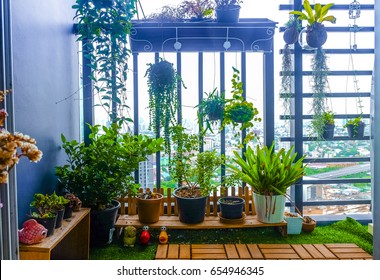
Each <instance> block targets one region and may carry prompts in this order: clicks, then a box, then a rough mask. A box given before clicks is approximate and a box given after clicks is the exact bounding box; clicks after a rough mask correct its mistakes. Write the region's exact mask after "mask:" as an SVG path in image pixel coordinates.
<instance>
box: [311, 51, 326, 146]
mask: <svg viewBox="0 0 380 280" xmlns="http://www.w3.org/2000/svg"><path fill="white" fill-rule="evenodd" d="M311 67H312V77H311V80H312V81H311V82H312V92H313V102H312V109H313V111H314V114H313V120H312V123H311V126H312V130H313V131H314V132H315V133H316V134H317V139H318V140H323V136H322V135H323V131H324V128H325V120H324V113H325V112H326V111H327V109H326V107H327V106H326V92H327V91H328V90H329V82H328V77H327V75H328V73H329V71H330V70H329V67H328V66H327V56H326V53H325V52H324V50H322V49H321V48H318V49H316V50H315V53H314V56H313V58H312V62H311Z"/></svg>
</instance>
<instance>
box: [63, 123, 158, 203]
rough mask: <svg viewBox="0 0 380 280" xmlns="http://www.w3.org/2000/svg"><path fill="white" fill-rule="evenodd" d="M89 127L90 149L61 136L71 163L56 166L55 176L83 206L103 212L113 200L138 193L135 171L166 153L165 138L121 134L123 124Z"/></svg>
mask: <svg viewBox="0 0 380 280" xmlns="http://www.w3.org/2000/svg"><path fill="white" fill-rule="evenodd" d="M89 127H90V129H91V134H90V139H91V140H92V142H91V143H90V144H89V145H88V146H86V145H85V144H84V143H83V142H82V143H78V142H77V141H76V140H72V141H68V140H67V139H66V138H65V137H64V136H63V135H62V136H61V138H62V142H63V145H62V147H63V149H64V150H65V152H66V154H67V156H68V160H67V161H68V164H66V165H64V166H58V167H56V175H57V176H58V178H59V180H60V181H61V183H62V184H63V186H64V187H65V188H66V189H67V190H68V191H69V192H71V193H73V194H75V195H77V196H78V197H79V199H80V200H81V201H82V203H83V205H84V206H86V207H91V208H93V209H104V208H106V207H108V206H109V205H111V202H112V200H113V199H116V198H118V197H121V196H122V195H125V194H126V193H130V194H135V193H136V191H137V188H138V185H137V184H135V180H134V176H133V172H134V171H135V170H136V169H137V168H138V166H139V163H140V162H142V161H145V160H146V159H147V156H148V155H150V154H153V153H155V152H157V151H161V150H163V145H162V144H163V139H161V138H158V139H151V138H149V137H147V136H145V135H131V134H129V133H120V132H119V130H120V128H121V122H119V123H112V124H111V126H110V127H105V126H103V127H100V126H99V125H97V126H91V125H89ZM100 128H101V129H100Z"/></svg>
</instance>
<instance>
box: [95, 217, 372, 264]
mask: <svg viewBox="0 0 380 280" xmlns="http://www.w3.org/2000/svg"><path fill="white" fill-rule="evenodd" d="M140 232H141V231H138V236H139V235H140ZM150 233H151V242H150V244H149V245H147V246H142V245H140V244H139V242H138V238H137V242H136V245H135V247H133V248H130V247H124V246H123V240H122V237H120V238H119V239H117V240H114V242H113V243H111V244H110V245H107V246H105V247H101V248H91V250H90V259H92V260H153V259H154V257H155V254H156V249H157V245H158V235H159V230H151V231H150ZM168 234H169V243H171V244H195V243H197V244H218V243H219V244H228V243H245V244H248V243H256V244H257V243H267V244H322V243H355V244H356V245H357V246H359V247H360V248H362V249H363V250H364V251H366V252H367V253H369V254H371V255H372V253H373V251H372V250H373V247H372V244H373V241H372V235H371V234H369V233H368V228H367V226H363V225H361V224H360V223H358V222H357V221H356V220H354V219H352V218H346V219H345V220H342V221H339V222H336V223H333V224H331V225H327V226H317V227H316V229H315V230H314V231H313V232H311V233H301V234H299V235H288V236H287V237H283V236H282V235H281V234H280V233H279V232H277V231H275V230H274V229H273V228H270V227H268V228H246V229H218V230H214V229H210V230H178V229H176V230H170V228H169V229H168Z"/></svg>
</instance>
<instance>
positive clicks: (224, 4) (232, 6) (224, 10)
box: [215, 0, 243, 23]
mask: <svg viewBox="0 0 380 280" xmlns="http://www.w3.org/2000/svg"><path fill="white" fill-rule="evenodd" d="M241 3H243V1H242V0H215V4H216V7H215V13H216V21H217V22H221V23H237V22H238V21H239V14H240V8H241V7H240V4H241Z"/></svg>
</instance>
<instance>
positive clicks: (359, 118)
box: [343, 114, 363, 128]
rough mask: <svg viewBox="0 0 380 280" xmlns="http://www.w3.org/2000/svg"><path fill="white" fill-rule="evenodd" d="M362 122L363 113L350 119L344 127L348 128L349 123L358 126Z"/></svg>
mask: <svg viewBox="0 0 380 280" xmlns="http://www.w3.org/2000/svg"><path fill="white" fill-rule="evenodd" d="M360 123H363V115H362V114H360V115H359V116H357V117H356V118H353V119H350V120H348V121H347V122H346V124H345V125H344V126H343V127H344V128H347V126H348V125H353V126H354V127H356V128H357V127H358V126H359V124H360Z"/></svg>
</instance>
